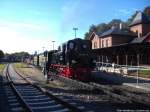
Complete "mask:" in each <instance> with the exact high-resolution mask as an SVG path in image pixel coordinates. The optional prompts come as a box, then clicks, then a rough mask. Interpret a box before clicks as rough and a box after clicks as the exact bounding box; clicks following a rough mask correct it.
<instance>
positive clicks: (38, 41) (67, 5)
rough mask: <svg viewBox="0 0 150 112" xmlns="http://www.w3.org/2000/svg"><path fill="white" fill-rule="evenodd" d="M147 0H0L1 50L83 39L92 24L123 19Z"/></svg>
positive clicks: (49, 47) (44, 46)
mask: <svg viewBox="0 0 150 112" xmlns="http://www.w3.org/2000/svg"><path fill="white" fill-rule="evenodd" d="M148 5H150V0H0V50H3V52H5V53H13V52H20V51H26V52H29V53H30V54H33V53H34V52H35V51H37V52H38V53H40V52H43V50H52V49H53V42H52V41H55V42H54V47H55V49H57V47H58V46H59V45H61V44H62V43H64V42H66V41H67V40H69V39H73V38H74V31H73V28H74V27H75V28H78V30H77V37H79V38H84V34H85V33H86V32H88V30H89V27H90V26H91V25H92V24H99V23H104V22H105V23H107V22H109V21H111V20H112V19H121V20H123V21H126V20H127V19H128V18H129V17H130V16H131V15H132V14H133V13H134V12H135V11H136V10H141V11H143V9H144V8H145V7H146V6H148Z"/></svg>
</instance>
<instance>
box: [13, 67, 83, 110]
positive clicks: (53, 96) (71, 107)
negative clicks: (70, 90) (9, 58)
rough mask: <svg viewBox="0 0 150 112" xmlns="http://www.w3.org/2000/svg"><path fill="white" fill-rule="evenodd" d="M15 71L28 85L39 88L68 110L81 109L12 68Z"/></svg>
mask: <svg viewBox="0 0 150 112" xmlns="http://www.w3.org/2000/svg"><path fill="white" fill-rule="evenodd" d="M14 70H15V72H16V73H17V74H18V75H19V76H20V77H21V78H23V79H24V80H25V81H26V82H27V83H29V84H30V85H32V86H34V87H36V88H37V89H38V90H40V91H41V92H42V93H43V94H45V95H46V96H48V97H50V98H52V99H54V100H55V101H57V102H58V103H60V104H62V105H63V106H64V107H66V108H68V109H69V110H70V111H72V112H81V110H80V109H79V108H77V107H75V106H73V105H71V104H70V103H68V102H66V101H64V100H62V99H60V98H58V97H56V96H55V95H53V94H51V93H50V92H49V91H48V90H46V89H44V88H42V87H40V86H38V85H36V84H34V83H33V82H32V81H29V80H28V79H26V78H25V77H23V76H22V75H21V74H20V73H19V72H18V71H17V70H16V69H15V68H14Z"/></svg>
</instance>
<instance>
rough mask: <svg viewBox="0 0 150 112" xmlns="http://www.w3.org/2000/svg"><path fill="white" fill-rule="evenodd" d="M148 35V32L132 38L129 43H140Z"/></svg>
mask: <svg viewBox="0 0 150 112" xmlns="http://www.w3.org/2000/svg"><path fill="white" fill-rule="evenodd" d="M149 35H150V32H149V33H147V35H145V36H143V37H140V38H138V37H137V38H134V39H133V40H132V41H131V42H130V43H142V42H143V41H144V40H145V39H146V38H147V37H148V36H149Z"/></svg>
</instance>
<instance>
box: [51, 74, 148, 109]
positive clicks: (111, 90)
mask: <svg viewBox="0 0 150 112" xmlns="http://www.w3.org/2000/svg"><path fill="white" fill-rule="evenodd" d="M52 77H53V78H54V79H57V80H60V81H62V82H64V83H68V85H71V86H73V87H76V88H78V89H86V90H91V91H95V90H96V91H103V92H104V93H105V94H107V95H108V96H109V97H110V98H111V99H114V100H117V101H121V102H124V103H135V104H139V105H144V106H146V107H148V108H150V98H149V97H146V96H143V95H138V94H136V93H133V92H130V91H126V90H125V89H123V88H116V87H109V86H107V85H101V84H98V83H95V82H90V83H84V82H80V81H76V80H72V79H68V78H66V77H63V76H58V75H53V76H52Z"/></svg>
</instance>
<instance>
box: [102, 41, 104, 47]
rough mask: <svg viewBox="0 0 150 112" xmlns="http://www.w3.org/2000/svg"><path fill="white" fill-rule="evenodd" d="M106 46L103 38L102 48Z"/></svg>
mask: <svg viewBox="0 0 150 112" xmlns="http://www.w3.org/2000/svg"><path fill="white" fill-rule="evenodd" d="M103 47H104V40H102V48H103Z"/></svg>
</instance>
